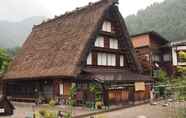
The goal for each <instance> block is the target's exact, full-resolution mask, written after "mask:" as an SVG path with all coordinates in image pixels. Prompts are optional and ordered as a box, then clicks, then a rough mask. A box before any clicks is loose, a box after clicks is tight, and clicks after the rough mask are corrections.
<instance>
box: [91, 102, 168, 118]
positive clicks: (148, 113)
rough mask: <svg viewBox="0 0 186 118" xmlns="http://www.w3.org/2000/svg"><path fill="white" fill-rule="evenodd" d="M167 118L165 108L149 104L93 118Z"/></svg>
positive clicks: (166, 109)
mask: <svg viewBox="0 0 186 118" xmlns="http://www.w3.org/2000/svg"><path fill="white" fill-rule="evenodd" d="M140 116H141V117H140ZM143 116H145V117H143ZM168 116H169V114H168V108H167V107H162V106H160V105H157V106H151V105H149V104H146V105H141V106H136V107H131V108H127V109H122V110H118V111H113V112H109V113H104V114H100V115H97V116H95V118H169V117H168ZM87 118H90V117H87Z"/></svg>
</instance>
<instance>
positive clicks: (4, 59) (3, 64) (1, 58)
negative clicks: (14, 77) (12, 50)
mask: <svg viewBox="0 0 186 118" xmlns="http://www.w3.org/2000/svg"><path fill="white" fill-rule="evenodd" d="M10 61H11V59H10V57H9V56H8V54H7V52H6V50H4V49H1V48H0V73H3V72H5V71H6V70H7V68H8V65H9V62H10Z"/></svg>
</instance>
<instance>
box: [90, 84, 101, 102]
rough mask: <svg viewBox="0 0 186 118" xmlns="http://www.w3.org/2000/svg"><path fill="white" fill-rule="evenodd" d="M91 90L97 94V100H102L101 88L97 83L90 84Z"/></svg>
mask: <svg viewBox="0 0 186 118" xmlns="http://www.w3.org/2000/svg"><path fill="white" fill-rule="evenodd" d="M89 91H90V92H91V93H92V94H94V95H95V96H96V101H101V88H100V87H99V86H98V85H97V84H96V83H92V84H90V86H89Z"/></svg>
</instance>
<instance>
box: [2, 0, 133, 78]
mask: <svg viewBox="0 0 186 118" xmlns="http://www.w3.org/2000/svg"><path fill="white" fill-rule="evenodd" d="M116 3H117V0H101V1H99V2H96V3H91V4H89V5H88V6H86V7H83V8H78V9H76V10H75V11H72V12H68V13H66V14H64V15H62V16H60V17H56V18H55V19H52V20H49V21H47V22H44V23H42V24H40V25H37V26H35V27H34V28H33V30H32V32H31V34H30V35H29V37H28V39H27V40H26V42H25V43H24V45H23V48H22V50H21V51H20V53H19V54H18V55H17V56H16V58H15V60H14V61H13V62H12V64H11V65H10V68H9V71H8V72H7V73H6V74H5V76H4V79H37V78H46V77H48V78H49V77H51V78H55V77H60V78H62V77H76V76H77V75H78V74H79V73H80V72H81V69H82V66H83V65H84V63H85V60H82V58H84V57H85V56H86V55H88V52H87V51H86V50H88V48H90V44H91V42H92V40H93V39H95V38H96V35H97V34H96V33H97V31H98V29H99V28H100V26H101V25H100V24H102V22H103V20H104V19H103V18H104V16H105V14H106V13H107V11H108V10H109V9H110V8H111V7H113V6H114V5H115V4H116ZM120 18H121V16H120ZM121 19H122V18H121ZM123 22H124V21H123ZM122 25H125V24H122ZM124 30H126V32H127V29H126V27H125V29H124ZM126 32H124V33H125V35H128V34H126ZM127 33H128V32H127ZM128 39H129V38H128V37H127V40H128ZM128 43H131V42H130V40H128ZM131 46H132V45H129V47H128V48H132V47H131ZM133 56H134V55H133ZM135 61H136V60H135Z"/></svg>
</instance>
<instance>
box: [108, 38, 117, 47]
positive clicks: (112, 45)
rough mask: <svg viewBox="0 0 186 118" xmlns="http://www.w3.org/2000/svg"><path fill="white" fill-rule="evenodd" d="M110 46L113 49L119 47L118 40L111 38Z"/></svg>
mask: <svg viewBox="0 0 186 118" xmlns="http://www.w3.org/2000/svg"><path fill="white" fill-rule="evenodd" d="M109 41H110V48H111V49H118V40H117V39H112V38H110V40H109Z"/></svg>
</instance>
